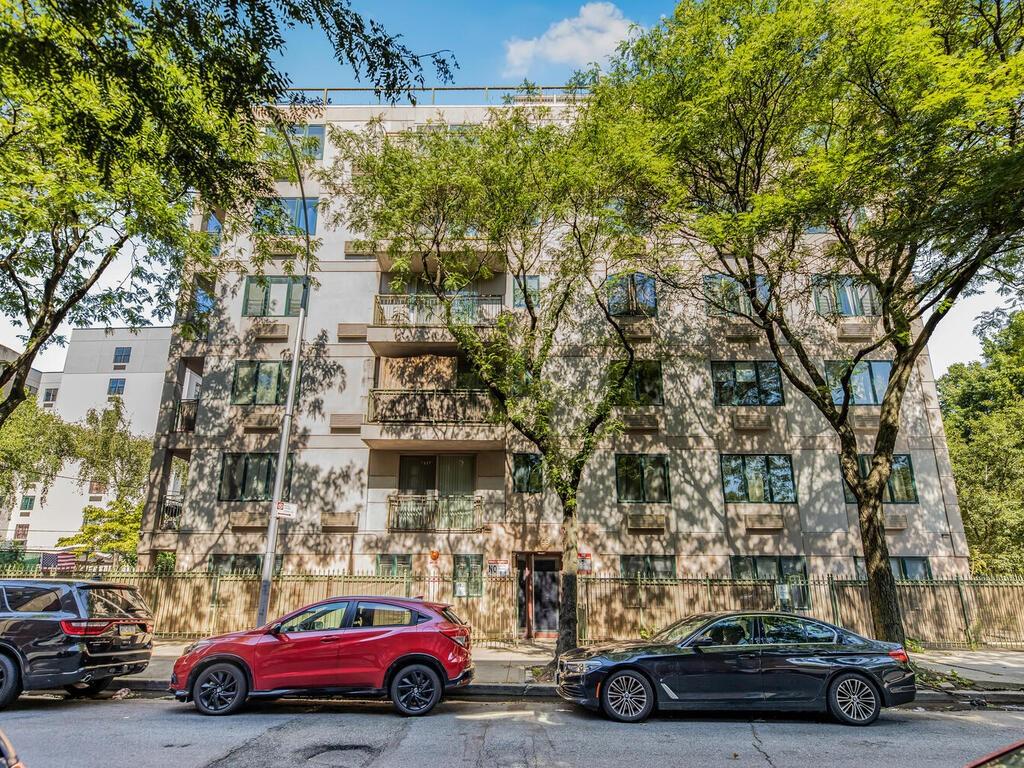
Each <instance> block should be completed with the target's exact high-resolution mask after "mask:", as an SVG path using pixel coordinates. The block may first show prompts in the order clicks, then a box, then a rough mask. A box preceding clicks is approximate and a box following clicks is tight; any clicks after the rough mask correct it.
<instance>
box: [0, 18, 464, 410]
mask: <svg viewBox="0 0 1024 768" xmlns="http://www.w3.org/2000/svg"><path fill="white" fill-rule="evenodd" d="M295 26H310V27H314V28H319V29H320V30H322V31H323V33H324V34H325V35H326V36H327V38H328V39H329V40H330V42H331V44H332V46H333V48H334V51H335V54H336V56H337V58H338V60H339V61H341V62H342V63H344V64H347V65H349V66H351V67H352V68H353V70H354V71H355V72H356V73H357V74H358V75H364V76H366V77H367V78H368V79H369V81H370V82H371V83H372V84H373V85H374V87H375V88H376V89H377V90H378V92H379V93H380V94H382V95H385V96H394V95H396V94H399V93H402V92H405V91H408V89H410V88H411V87H413V86H415V85H417V84H421V83H422V73H423V66H424V64H431V65H432V66H434V68H435V69H436V70H437V71H438V73H439V75H440V76H441V77H442V78H445V77H448V76H449V75H450V70H451V67H452V66H453V64H454V61H453V59H452V58H451V57H450V56H448V55H447V54H446V53H444V52H435V53H427V54H424V55H419V54H416V53H415V52H413V51H411V50H409V49H408V48H407V47H405V46H404V45H403V44H402V43H401V42H400V40H399V39H398V38H396V37H395V36H393V35H391V34H389V33H388V32H387V31H386V30H385V29H383V28H382V27H381V26H380V25H379V24H377V23H375V22H373V21H370V20H366V19H364V18H363V17H362V16H361V15H360V14H358V13H356V12H355V11H353V10H352V9H351V7H350V3H349V2H348V0H283V1H281V0H242V1H241V2H223V0H220V1H218V0H159V1H158V2H149V1H148V0H147V1H146V2H142V1H141V0H113V2H102V3H98V2H92V0H62V1H60V2H43V3H18V2H12V1H10V0H4V1H3V2H0V28H2V29H3V30H4V34H3V36H2V38H0V94H2V96H0V190H2V191H0V314H2V315H3V317H5V318H6V319H8V320H9V321H11V322H13V323H14V324H15V325H16V326H18V327H20V328H22V329H23V330H24V337H25V349H24V351H23V352H22V353H21V354H20V355H19V356H18V357H17V358H16V359H15V360H13V361H11V362H10V363H7V364H4V365H3V366H2V367H0V387H4V388H6V389H7V390H9V391H8V394H7V395H6V397H4V398H3V400H2V401H0V424H2V423H3V422H4V421H6V420H7V419H8V418H9V417H10V416H11V414H12V413H13V412H14V409H15V408H16V407H17V406H18V404H19V403H20V402H22V401H23V400H24V399H25V397H26V395H25V389H24V386H25V381H26V377H27V375H28V372H29V370H30V368H31V366H32V362H33V360H34V359H35V357H36V355H37V354H38V353H39V352H40V350H41V349H42V348H43V347H44V346H45V345H46V344H48V343H52V342H60V341H61V339H60V337H59V335H58V328H59V327H60V325H61V324H62V323H64V322H69V323H74V324H83V325H84V324H102V323H107V324H109V323H111V322H115V321H116V322H123V323H127V324H130V325H142V324H145V323H147V322H150V320H151V318H156V319H160V318H164V317H166V316H167V315H168V314H169V313H170V312H171V310H172V309H173V297H175V296H176V295H177V294H178V293H179V288H181V287H182V283H183V282H186V283H187V285H186V286H184V290H183V291H182V292H183V293H184V294H186V295H188V296H191V295H193V294H195V293H196V291H197V286H198V285H201V284H203V283H205V282H208V281H209V279H210V278H211V275H212V274H215V266H216V263H215V260H214V259H213V256H214V254H215V250H216V249H215V247H214V245H215V244H213V243H211V242H210V240H211V238H209V237H205V238H204V237H201V236H198V235H196V234H192V233H189V232H188V228H189V221H188V214H189V212H190V211H191V210H192V209H193V208H194V207H195V206H197V205H198V206H201V207H202V208H203V209H204V210H208V211H212V212H220V217H221V220H222V221H223V220H225V219H226V218H228V216H227V215H226V213H225V212H229V211H241V212H243V213H244V215H246V216H249V217H250V218H251V213H252V211H253V210H254V209H256V208H258V207H260V205H261V201H262V200H263V198H265V197H268V196H271V195H272V194H273V181H274V178H275V174H274V173H273V159H274V158H273V156H272V155H268V154H267V153H266V152H265V151H264V150H265V141H264V138H265V126H266V124H267V123H268V122H270V123H273V122H275V120H274V117H275V115H277V113H276V112H275V111H274V110H270V111H268V110H266V109H265V106H266V105H268V104H276V103H279V102H282V101H286V100H289V90H288V88H289V85H290V83H289V79H288V76H287V75H286V74H285V73H284V72H282V71H281V70H280V61H279V57H280V54H281V52H282V50H283V48H284V42H285V39H284V36H285V34H286V32H287V30H288V29H290V28H293V27H295ZM278 122H280V121H279V120H278Z"/></svg>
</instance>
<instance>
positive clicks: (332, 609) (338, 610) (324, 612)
mask: <svg viewBox="0 0 1024 768" xmlns="http://www.w3.org/2000/svg"><path fill="white" fill-rule="evenodd" d="M347 610H348V603H347V602H343V603H326V604H325V605H317V606H314V607H312V608H308V609H306V610H305V611H303V612H302V613H299V614H297V615H296V616H292V617H291V618H290V619H288V620H286V621H284V622H282V623H281V632H284V633H289V634H290V633H292V632H330V631H331V630H336V629H341V628H342V627H343V626H344V624H345V611H347Z"/></svg>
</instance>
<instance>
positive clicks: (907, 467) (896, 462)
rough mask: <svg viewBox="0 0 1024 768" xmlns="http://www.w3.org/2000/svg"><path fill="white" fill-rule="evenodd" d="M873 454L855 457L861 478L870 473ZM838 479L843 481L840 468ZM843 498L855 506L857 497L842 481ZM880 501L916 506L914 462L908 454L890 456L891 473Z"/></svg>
mask: <svg viewBox="0 0 1024 768" xmlns="http://www.w3.org/2000/svg"><path fill="white" fill-rule="evenodd" d="M873 458H874V454H873V453H862V454H859V455H858V456H857V467H858V468H859V470H860V476H861V477H867V476H868V475H869V474H870V473H871V461H872V459H873ZM839 477H840V478H841V479H843V470H842V467H841V466H840V469H839ZM843 496H844V498H845V499H846V503H847V504H856V503H857V497H856V496H854V495H853V490H852V489H851V488H850V484H849V483H847V482H846V480H845V479H843ZM882 501H883V502H885V503H886V504H918V503H919V502H920V498H919V497H918V495H917V477H916V476H915V475H914V462H913V460H912V459H911V458H910V454H909V453H894V454H893V456H892V471H891V472H890V473H889V479H888V480H887V481H886V483H885V490H884V491H883V492H882Z"/></svg>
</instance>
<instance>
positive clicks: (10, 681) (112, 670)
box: [0, 579, 153, 708]
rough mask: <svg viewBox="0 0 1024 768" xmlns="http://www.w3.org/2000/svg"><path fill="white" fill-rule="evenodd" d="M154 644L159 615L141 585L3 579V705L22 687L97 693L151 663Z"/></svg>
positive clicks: (0, 628) (0, 618)
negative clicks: (154, 611) (154, 630)
mask: <svg viewBox="0 0 1024 768" xmlns="http://www.w3.org/2000/svg"><path fill="white" fill-rule="evenodd" d="M152 651H153V615H152V613H151V612H150V610H149V608H148V606H147V605H146V603H145V601H144V600H143V599H142V596H141V595H140V594H139V592H138V590H137V589H135V587H131V586H126V585H124V584H115V583H112V582H102V581H58V580H49V579H0V708H2V707H6V706H7V705H8V704H10V703H11V702H12V701H14V700H15V699H16V698H17V697H18V695H19V694H20V693H21V692H22V691H32V690H44V689H51V688H64V690H66V691H67V692H68V693H69V694H71V695H72V696H92V695H95V694H97V693H99V692H100V691H102V690H104V689H105V688H107V687H108V686H109V685H110V684H111V682H112V681H113V680H114V678H115V677H118V676H120V675H133V674H135V673H136V672H141V671H142V670H144V669H145V668H146V666H147V665H148V664H149V658H150V655H151V654H152Z"/></svg>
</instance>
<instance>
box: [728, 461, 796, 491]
mask: <svg viewBox="0 0 1024 768" xmlns="http://www.w3.org/2000/svg"><path fill="white" fill-rule="evenodd" d="M722 488H723V490H724V491H725V501H726V503H740V502H751V503H765V502H767V503H772V504H792V503H793V502H795V501H796V483H795V482H794V480H793V463H792V460H791V459H790V457H789V456H787V455H785V454H768V455H762V454H730V453H723V454H722Z"/></svg>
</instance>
